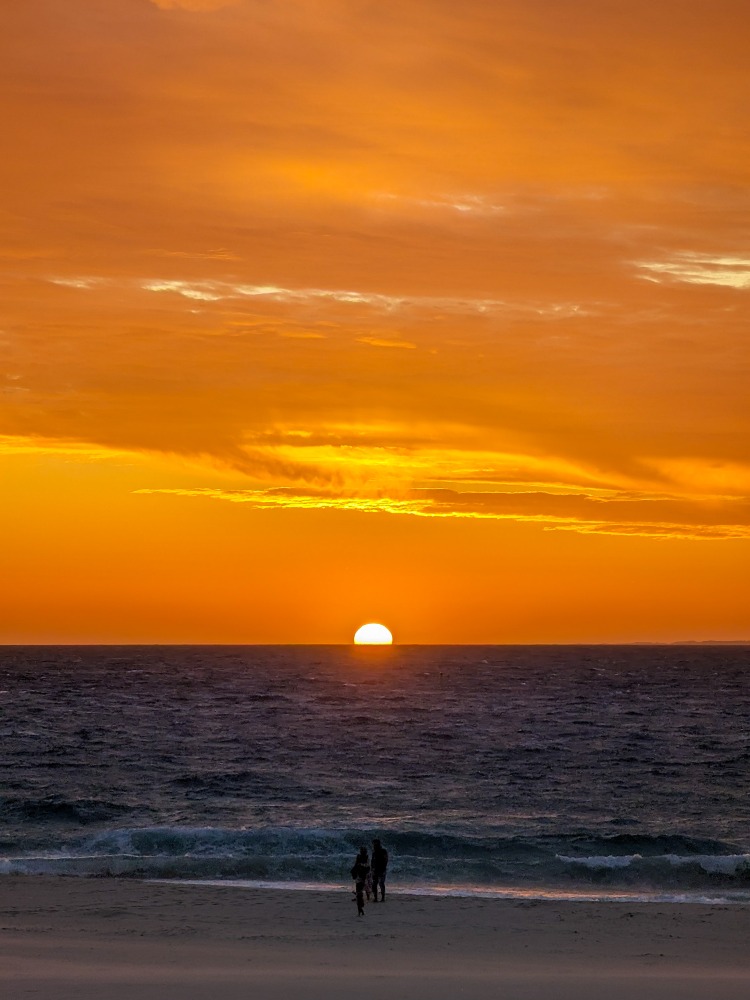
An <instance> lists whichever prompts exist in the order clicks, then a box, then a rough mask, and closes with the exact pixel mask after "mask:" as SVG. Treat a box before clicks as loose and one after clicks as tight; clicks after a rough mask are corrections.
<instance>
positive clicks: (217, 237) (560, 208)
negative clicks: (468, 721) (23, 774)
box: [0, 0, 750, 643]
mask: <svg viewBox="0 0 750 1000" xmlns="http://www.w3.org/2000/svg"><path fill="white" fill-rule="evenodd" d="M749 31H750V9H749V8H748V6H747V3H746V0H713V2H712V3H711V4H708V3H705V4H704V3H693V4H685V3H684V0H680V2H677V0H659V2H658V3H654V0H648V2H646V0H630V2H624V0H623V2H621V0H601V2H598V3H593V2H591V0H491V2H490V0H462V2H461V3H456V2H455V0H399V2H398V3H390V2H388V0H384V2H382V3H377V4H375V3H371V2H369V0H368V2H365V0H234V2H232V0H24V2H23V3H16V4H6V5H5V7H4V9H3V11H2V13H1V14H0V80H1V84H0V122H2V139H3V153H2V156H1V157H0V257H1V258H2V261H1V262H0V482H1V485H2V491H1V492H0V504H2V519H1V520H0V532H1V533H2V537H0V552H1V555H0V563H1V564H2V565H1V566H0V569H1V572H0V641H3V642H118V641H122V642H131V641H132V642H347V641H349V640H350V638H351V636H352V635H353V633H354V630H355V629H356V627H357V626H358V625H360V624H361V623H362V622H364V621H368V620H380V621H383V622H384V623H385V624H386V625H388V626H389V628H391V630H392V631H393V633H394V636H395V638H396V641H400V642H459V643H460V642H575V641H581V642H585V641H596V642H598V641H637V640H667V641H669V640H676V639H707V638H716V639H730V638H750V613H749V612H748V606H749V604H750V602H748V600H747V593H748V582H749V581H750V560H749V558H748V557H749V555H750V445H749V442H750V404H749V403H748V399H749V398H750V393H749V392H748V386H749V384H750V379H749V377H748V376H749V372H750V366H749V364H748V361H749V354H750V351H749V349H748V299H749V298H750V241H749V240H748V235H747V234H748V215H749V212H748V209H749V208H750V193H749V191H748V183H747V182H748V173H749V172H750V130H749V129H748V105H747V94H748V92H750V80H748V77H749V76H750V72H749V71H748V60H747V38H748V32H749Z"/></svg>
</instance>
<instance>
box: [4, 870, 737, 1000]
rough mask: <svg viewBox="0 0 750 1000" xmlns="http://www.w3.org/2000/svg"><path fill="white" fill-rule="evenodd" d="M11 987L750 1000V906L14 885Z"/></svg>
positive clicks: (7, 907) (227, 996)
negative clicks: (362, 907)
mask: <svg viewBox="0 0 750 1000" xmlns="http://www.w3.org/2000/svg"><path fill="white" fill-rule="evenodd" d="M0 899H1V900H2V903H1V904H0V949H1V951H2V961H0V988H1V989H2V992H3V995H6V996H8V997H12V998H15V997H21V996H27V995H28V996H35V997H40V998H43V1000H73V998H74V997H75V998H87V997H91V998H94V997H101V996H106V997H107V998H108V1000H125V998H132V997H133V995H134V994H135V993H136V992H137V995H138V998H139V1000H157V998H158V1000H171V998H172V997H174V998H175V1000H176V998H177V997H180V998H183V1000H199V998H200V1000H202V998H209V997H213V996H217V995H218V994H219V987H220V996H221V997H222V1000H239V998H240V997H243V998H245V997H247V996H250V995H253V996H263V997H268V998H270V1000H274V998H279V1000H281V998H282V997H284V998H290V997H300V998H302V997H305V998H309V1000H318V998H320V1000H323V998H331V997H334V998H335V997H338V996H341V997H344V996H347V997H349V996H352V995H356V996H357V998H365V1000H370V998H373V1000H374V998H376V997H382V996H384V995H386V994H387V995H388V996H389V997H394V998H403V1000H410V998H412V997H413V998H416V997H422V996H424V995H426V994H429V996H430V997H431V998H433V1000H448V998H449V997H455V996H466V997H474V998H477V1000H483V998H485V997H487V998H489V997H497V996H500V995H502V996H510V997H513V998H515V1000H524V998H526V1000H553V998H554V1000H567V998H571V1000H572V998H574V997H576V998H580V1000H595V998H596V1000H601V997H602V996H603V995H605V994H606V996H607V998H608V1000H625V998H626V997H632V996H633V994H634V991H636V990H637V992H638V995H639V997H641V998H644V1000H645V998H655V1000H673V998H674V1000H676V998H677V997H680V998H681V1000H703V998H708V997H711V998H712V1000H714V998H715V1000H740V998H741V997H742V998H743V1000H744V998H745V997H747V995H748V989H749V988H750V955H748V950H747V940H748V936H749V935H750V907H742V906H736V905H733V906H729V905H723V904H722V905H717V906H706V905H701V904H685V903H680V904H668V903H648V904H643V903H630V902H627V903H619V902H607V903H592V902H570V901H563V902H558V901H549V900H545V901H538V900H497V899H477V898H472V899H467V898H455V897H453V898H451V897H442V898H440V897H423V896H411V895H399V894H394V893H392V894H391V895H390V898H389V899H388V900H387V901H386V903H385V904H382V903H378V904H377V905H373V904H372V903H370V904H369V905H368V906H367V907H366V912H365V916H364V917H363V918H361V919H358V918H357V916H356V908H355V907H354V905H353V904H352V902H351V894H350V892H349V891H348V890H343V889H342V890H341V892H340V893H334V892H317V891H312V890H310V891H300V890H292V891H284V890H283V889H256V888H236V887H235V888H229V887H221V886H212V885H188V884H184V883H180V882H174V883H168V882H159V883H156V882H140V881H135V880H132V879H113V878H104V879H97V878H86V879H81V878H61V877H50V876H22V877H17V876H6V877H3V878H2V879H0Z"/></svg>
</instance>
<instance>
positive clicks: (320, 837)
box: [0, 645, 750, 903]
mask: <svg viewBox="0 0 750 1000" xmlns="http://www.w3.org/2000/svg"><path fill="white" fill-rule="evenodd" d="M0 689H2V690H1V692H0V873H5V874H8V873H20V874H35V873H60V874H67V875H81V876H85V875H89V876H91V875H122V876H132V877H141V878H157V879H163V878H169V879H172V878H176V879H190V880H222V881H226V882H227V884H237V883H239V884H246V883H247V882H251V883H265V884H279V883H281V884H284V885H289V886H294V885H315V886H319V887H321V888H323V887H331V886H342V885H348V884H349V869H350V867H351V865H352V863H353V859H354V854H355V853H356V850H357V848H358V847H359V845H360V844H361V843H365V844H369V843H370V841H371V840H372V839H373V837H380V839H381V840H382V841H383V843H384V844H385V846H386V847H387V848H388V850H389V852H390V856H391V864H390V867H389V885H390V888H391V890H393V891H398V890H399V889H400V890H402V891H411V892H423V893H430V894H433V893H453V894H474V895H499V896H541V897H544V896H557V897H560V896H562V897H570V898H600V899H623V898H628V899H632V898H638V899H673V900H704V901H705V900H717V901H719V900H721V901H730V902H745V903H750V795H749V794H748V792H749V791H750V647H746V646H744V647H743V646H700V645H696V646H557V647H554V646H523V647H522V646H517V647H509V646H490V647H480V646H462V647H446V646H433V647H430V646H411V647H409V646H403V647H397V646H394V647H391V648H363V647H345V646H309V647H302V646H273V647H271V646H266V647H259V646H245V647H228V646H216V647H209V646H174V647H163V646H161V647H154V646H150V647H146V646H141V647H135V646H129V647H111V646H110V647H91V646H88V647H0Z"/></svg>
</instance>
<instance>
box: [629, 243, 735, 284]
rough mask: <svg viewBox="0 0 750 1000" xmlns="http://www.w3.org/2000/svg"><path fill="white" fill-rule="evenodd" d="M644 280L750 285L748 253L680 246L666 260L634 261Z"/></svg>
mask: <svg viewBox="0 0 750 1000" xmlns="http://www.w3.org/2000/svg"><path fill="white" fill-rule="evenodd" d="M635 266H636V267H637V268H639V269H640V270H641V271H643V272H645V273H643V274H641V277H642V278H644V279H646V280H648V281H655V282H663V281H678V282H683V283H685V284H688V285H723V286H725V287H727V288H740V289H744V288H750V256H744V255H741V254H709V253H694V252H692V251H689V250H683V251H681V252H679V253H677V254H674V255H673V256H672V257H671V258H670V259H668V260H661V261H659V260H642V261H636V263H635Z"/></svg>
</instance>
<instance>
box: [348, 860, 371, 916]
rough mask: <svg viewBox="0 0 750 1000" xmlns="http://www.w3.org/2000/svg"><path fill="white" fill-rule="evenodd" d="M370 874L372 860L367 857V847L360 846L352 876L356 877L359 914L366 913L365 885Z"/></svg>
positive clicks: (355, 888)
mask: <svg viewBox="0 0 750 1000" xmlns="http://www.w3.org/2000/svg"><path fill="white" fill-rule="evenodd" d="M369 874H370V862H369V861H368V859H367V848H366V847H360V849H359V854H358V855H357V859H356V861H355V862H354V867H353V868H352V878H353V879H354V894H355V897H356V900H357V916H358V917H364V915H365V886H366V885H367V877H368V875H369Z"/></svg>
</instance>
